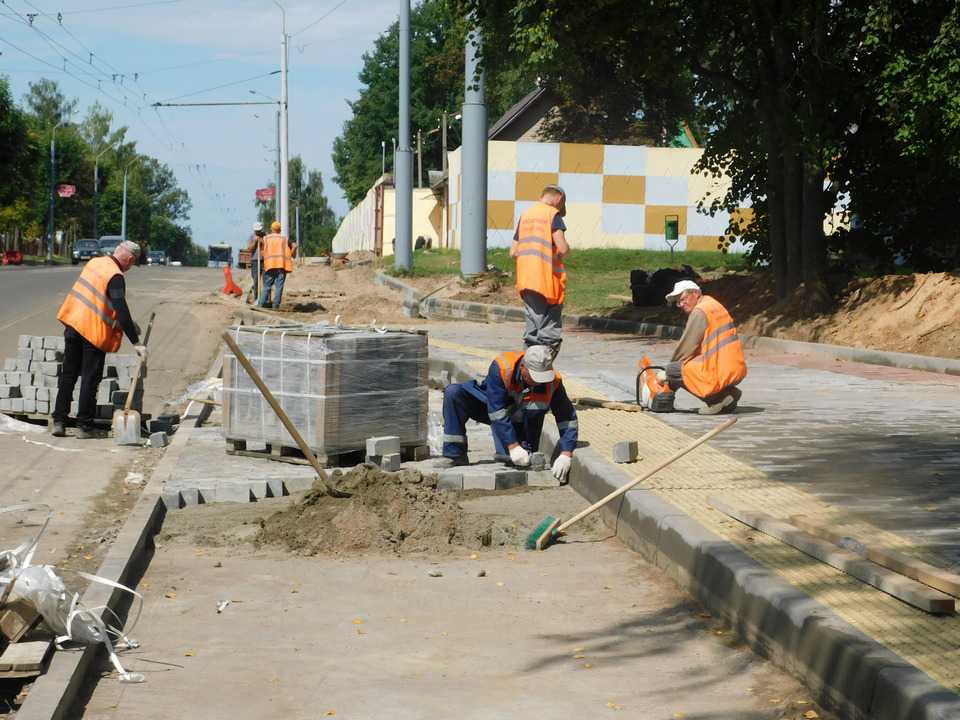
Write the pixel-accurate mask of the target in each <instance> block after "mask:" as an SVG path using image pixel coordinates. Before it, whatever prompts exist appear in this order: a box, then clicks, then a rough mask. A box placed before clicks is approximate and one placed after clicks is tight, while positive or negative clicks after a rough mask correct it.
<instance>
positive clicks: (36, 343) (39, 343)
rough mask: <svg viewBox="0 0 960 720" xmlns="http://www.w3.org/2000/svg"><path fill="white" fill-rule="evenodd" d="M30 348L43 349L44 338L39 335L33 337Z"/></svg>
mask: <svg viewBox="0 0 960 720" xmlns="http://www.w3.org/2000/svg"><path fill="white" fill-rule="evenodd" d="M29 347H30V349H31V350H37V349H43V337H42V336H38V335H31V336H30V346H29Z"/></svg>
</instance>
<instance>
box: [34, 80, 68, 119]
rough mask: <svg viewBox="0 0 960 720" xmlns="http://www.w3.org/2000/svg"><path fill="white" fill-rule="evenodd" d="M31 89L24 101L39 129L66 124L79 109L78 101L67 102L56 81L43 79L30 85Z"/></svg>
mask: <svg viewBox="0 0 960 720" xmlns="http://www.w3.org/2000/svg"><path fill="white" fill-rule="evenodd" d="M29 87H30V90H29V92H28V93H27V94H26V95H25V96H24V101H25V102H26V103H27V107H28V108H29V110H30V113H31V114H32V115H33V116H34V117H35V118H36V120H37V122H38V126H39V127H47V128H49V127H53V126H54V125H56V124H57V123H58V122H64V121H66V120H67V118H68V117H70V115H71V114H72V113H73V111H74V110H76V108H77V100H76V99H73V100H67V98H66V96H65V95H64V94H63V93H62V92H60V86H59V85H58V84H57V82H56V81H55V80H49V79H47V78H41V79H40V80H37V82H32V83H30V85H29Z"/></svg>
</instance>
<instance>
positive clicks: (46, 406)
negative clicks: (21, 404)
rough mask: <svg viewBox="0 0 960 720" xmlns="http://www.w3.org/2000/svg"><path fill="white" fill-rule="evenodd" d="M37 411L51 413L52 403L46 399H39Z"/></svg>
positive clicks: (45, 413) (43, 413)
mask: <svg viewBox="0 0 960 720" xmlns="http://www.w3.org/2000/svg"><path fill="white" fill-rule="evenodd" d="M37 412H38V413H40V414H41V415H49V414H50V403H49V402H48V401H46V400H37Z"/></svg>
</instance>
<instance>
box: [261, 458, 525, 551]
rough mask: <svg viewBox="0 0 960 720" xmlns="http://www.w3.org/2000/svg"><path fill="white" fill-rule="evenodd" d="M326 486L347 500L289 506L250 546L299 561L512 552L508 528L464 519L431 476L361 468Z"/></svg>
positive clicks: (315, 497)
mask: <svg viewBox="0 0 960 720" xmlns="http://www.w3.org/2000/svg"><path fill="white" fill-rule="evenodd" d="M328 482H329V483H330V484H331V485H333V486H334V487H336V488H337V489H338V490H342V491H346V492H348V493H350V497H349V498H332V497H329V496H328V495H326V494H324V493H323V492H321V491H319V490H310V491H308V492H307V493H306V495H305V496H304V497H303V498H302V499H301V500H300V501H299V502H297V503H294V504H293V505H291V506H290V507H289V508H287V509H285V510H282V511H280V512H277V513H274V514H273V515H271V516H270V517H268V518H266V519H265V520H264V521H263V522H262V525H261V528H260V531H259V533H258V534H257V538H256V541H257V542H258V543H260V544H264V545H281V546H283V547H285V548H286V549H288V550H291V551H293V552H295V553H298V554H301V555H316V554H319V553H324V554H328V553H329V554H339V553H350V552H358V551H364V550H378V551H383V552H394V553H398V554H401V553H422V552H431V553H443V552H450V551H452V550H453V549H454V548H456V547H467V548H480V547H484V546H490V545H519V544H520V542H521V541H522V538H519V537H518V536H517V531H516V529H515V528H513V527H512V526H508V525H505V524H503V523H502V522H498V521H497V520H496V519H495V518H493V517H488V516H483V515H476V514H467V513H465V512H464V511H463V510H462V509H461V508H460V506H459V504H458V503H457V496H456V495H454V494H453V493H450V492H446V491H440V490H437V478H436V475H423V474H421V473H420V472H418V471H416V470H401V471H400V472H397V473H390V472H384V471H382V470H380V469H379V468H376V467H371V466H366V465H361V466H358V467H356V468H353V469H351V470H350V471H349V472H347V473H345V474H344V473H342V472H341V471H339V470H334V471H333V472H332V473H330V474H329V476H328Z"/></svg>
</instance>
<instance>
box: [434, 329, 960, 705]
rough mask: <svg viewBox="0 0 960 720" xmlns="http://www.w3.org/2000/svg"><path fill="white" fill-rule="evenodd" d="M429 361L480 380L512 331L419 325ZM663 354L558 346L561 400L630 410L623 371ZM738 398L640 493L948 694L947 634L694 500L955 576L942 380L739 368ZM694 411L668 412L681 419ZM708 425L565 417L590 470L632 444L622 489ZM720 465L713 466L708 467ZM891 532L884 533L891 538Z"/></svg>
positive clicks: (955, 632)
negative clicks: (427, 340)
mask: <svg viewBox="0 0 960 720" xmlns="http://www.w3.org/2000/svg"><path fill="white" fill-rule="evenodd" d="M430 332H431V341H432V347H431V353H432V355H437V354H442V353H449V354H450V356H451V357H456V356H458V357H470V358H472V362H473V367H474V368H475V369H476V370H477V371H478V372H481V371H484V370H485V368H486V367H487V366H488V365H489V362H490V360H491V359H492V357H493V355H494V354H495V353H496V352H498V351H500V350H503V349H516V348H517V347H518V346H519V345H520V342H519V338H520V337H521V327H520V326H519V325H518V324H506V323H504V324H498V325H496V326H492V325H476V324H471V325H466V324H454V323H449V324H439V323H436V324H432V326H431V329H430ZM672 347H673V345H672V343H664V342H658V341H651V340H649V339H644V338H636V337H625V336H596V335H593V334H588V333H568V334H567V335H566V338H565V341H564V345H563V349H562V351H561V353H560V356H559V360H558V368H559V369H560V370H561V371H562V372H563V373H564V377H565V379H566V382H567V385H568V390H570V391H571V394H574V395H576V394H580V393H583V394H590V395H593V396H597V395H607V396H609V397H612V398H627V397H630V396H631V395H632V390H631V391H630V392H628V391H627V388H628V387H631V386H632V378H633V371H632V368H633V367H634V366H635V363H636V360H637V359H639V357H640V356H641V355H642V354H643V353H645V352H646V353H649V354H650V355H651V357H652V358H653V359H655V360H664V359H666V357H667V356H668V353H669V350H670V349H672ZM748 361H749V363H750V376H749V377H748V378H747V380H746V381H745V382H744V384H743V385H742V388H743V390H744V398H743V400H742V401H741V408H742V410H741V412H740V424H738V426H737V427H736V428H735V429H734V430H732V431H730V432H729V433H727V434H726V435H723V436H721V437H719V438H718V439H717V440H716V441H714V442H713V443H712V447H710V448H704V449H702V450H700V451H698V452H697V453H695V454H693V455H691V456H688V458H685V459H684V460H682V461H680V462H679V463H677V464H676V465H674V466H672V467H671V468H668V469H667V470H665V471H664V472H663V473H661V474H660V475H658V476H657V477H656V478H654V479H652V480H651V481H650V482H648V483H645V484H644V487H645V488H646V489H647V490H649V491H651V492H653V493H655V494H656V495H658V496H660V497H662V498H663V499H665V500H667V501H668V502H670V503H671V504H672V505H674V506H675V507H678V508H680V509H681V510H683V511H684V512H686V513H687V514H688V515H689V516H690V517H692V518H693V519H695V520H696V521H697V522H699V523H701V524H702V525H703V526H704V527H705V528H707V529H708V530H710V531H712V532H714V533H715V534H716V535H718V536H719V537H721V538H723V539H725V540H727V541H729V542H732V543H733V544H734V545H735V546H737V547H739V548H741V549H742V550H743V551H744V552H746V553H747V554H748V555H750V556H751V557H753V558H754V559H756V560H757V561H759V562H760V563H761V564H762V565H765V566H766V567H768V568H770V569H772V570H774V571H775V572H776V573H777V574H778V575H780V576H781V577H782V578H784V579H785V580H787V581H788V582H789V583H791V584H792V585H793V586H794V587H797V588H799V589H801V590H802V591H803V592H805V593H807V594H808V595H810V596H811V597H813V598H815V599H816V600H818V601H820V602H821V603H822V604H823V605H825V606H826V607H828V608H830V609H832V610H833V611H835V612H836V613H837V614H838V615H839V616H840V617H842V618H843V619H844V620H846V621H847V622H849V623H850V624H851V625H853V626H854V627H855V628H857V629H859V630H861V631H862V632H864V633H865V634H866V635H867V636H869V637H872V638H874V639H876V640H877V641H879V642H880V643H882V644H884V645H886V646H887V647H888V648H889V649H891V650H892V651H893V652H895V653H896V654H897V655H899V656H900V657H902V658H904V659H906V660H907V661H909V662H910V663H912V664H913V665H915V666H916V667H918V668H920V669H922V670H923V671H924V672H926V673H927V674H928V675H930V676H931V677H933V678H934V679H936V680H937V681H939V682H940V683H942V684H943V685H944V686H945V687H947V688H951V689H953V690H956V689H957V688H958V687H960V620H958V619H957V618H956V617H950V618H938V617H933V616H929V615H925V614H924V613H922V612H920V611H918V610H914V609H913V608H911V607H909V606H907V605H905V604H903V603H901V602H899V601H897V600H895V599H893V598H892V597H890V596H888V595H885V594H884V593H881V592H880V591H877V590H874V589H873V588H871V587H869V586H865V585H863V584H862V583H860V582H859V581H857V580H854V579H853V578H851V577H849V576H847V575H844V574H843V573H841V572H839V571H836V570H834V569H833V568H830V567H829V566H826V565H823V564H821V563H819V562H816V561H814V560H812V559H811V558H809V557H808V556H806V555H803V554H802V553H800V552H799V551H795V550H793V549H792V548H790V547H788V546H785V545H783V544H781V543H779V542H777V541H775V540H772V539H771V538H769V537H768V536H765V535H761V534H759V533H751V532H747V530H746V528H745V527H744V526H742V525H740V524H739V523H736V522H734V521H732V520H730V519H729V518H727V517H726V516H725V515H722V514H720V513H718V512H717V511H715V510H713V509H712V508H711V507H709V505H708V503H707V501H706V498H707V496H708V495H710V494H714V493H718V494H722V495H723V496H724V497H725V498H726V499H728V500H729V501H730V502H731V503H733V504H738V505H744V506H748V507H751V508H753V509H756V510H762V511H765V512H769V513H770V514H773V515H775V516H778V517H785V516H789V515H791V514H795V513H804V514H808V515H814V516H819V518H820V519H821V520H823V521H824V522H826V523H828V524H831V525H833V526H835V527H837V528H839V529H841V530H842V531H844V532H845V533H847V534H850V535H852V536H855V537H857V538H859V539H861V540H864V541H870V542H873V543H877V544H880V545H884V546H887V547H892V548H895V549H897V550H900V551H902V552H906V553H909V554H913V555H915V556H917V557H920V558H922V559H925V560H927V561H928V562H933V563H936V564H940V565H942V566H949V565H951V564H953V563H954V562H956V560H957V555H956V554H955V539H956V538H957V535H956V532H957V523H956V518H957V512H956V511H957V505H956V504H955V501H954V500H953V497H952V496H953V491H954V490H955V489H956V485H957V483H958V481H960V478H958V475H957V467H958V463H960V452H958V448H957V447H956V446H955V445H953V446H951V445H950V443H951V442H953V443H955V441H956V435H955V434H954V433H952V432H951V431H950V426H949V424H948V423H949V421H950V420H951V419H952V418H953V417H954V416H955V410H954V406H955V403H954V401H953V398H955V397H956V392H957V388H958V383H957V382H956V381H955V379H953V378H948V377H945V376H940V375H927V374H924V373H915V372H909V371H902V370H890V369H886V368H876V367H869V368H861V367H857V366H855V365H853V364H850V363H842V364H839V365H835V364H833V363H823V362H820V363H816V362H810V361H808V360H805V359H803V358H791V357H788V356H782V355H781V356H763V355H753V354H751V356H750V357H749V358H748ZM695 404H696V401H695V400H693V399H692V398H690V397H689V396H687V397H686V398H681V401H680V405H681V407H687V408H692V407H694V406H695ZM716 422H717V419H716V418H705V417H700V416H698V415H695V414H688V413H677V414H673V415H657V416H653V415H652V414H647V413H644V414H634V413H617V412H615V411H608V410H599V409H590V410H583V411H581V412H580V426H581V439H582V440H585V441H586V442H588V443H589V444H590V446H591V447H592V448H593V450H594V451H596V452H598V453H600V454H601V456H603V457H607V458H610V457H612V445H613V444H614V443H615V442H617V441H619V440H626V439H636V440H639V441H640V446H641V448H640V454H641V455H642V456H644V457H645V458H646V462H644V463H642V464H639V465H635V466H624V469H625V470H626V471H627V472H628V474H637V473H639V472H641V471H642V470H643V469H645V468H647V467H650V466H651V465H652V464H653V463H655V462H656V461H658V460H660V459H663V458H665V457H667V456H669V455H670V454H671V453H672V452H673V451H674V450H676V449H677V448H679V447H680V446H682V445H683V444H684V443H685V442H686V441H687V437H688V435H687V433H689V434H690V435H699V434H701V433H702V432H704V431H705V430H706V429H707V428H708V427H712V426H713V425H715V424H716ZM721 449H723V450H726V451H729V454H727V453H725V452H721ZM892 531H897V533H896V534H895V533H894V532H892Z"/></svg>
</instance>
